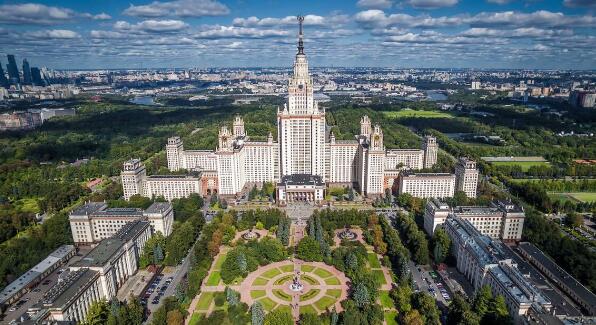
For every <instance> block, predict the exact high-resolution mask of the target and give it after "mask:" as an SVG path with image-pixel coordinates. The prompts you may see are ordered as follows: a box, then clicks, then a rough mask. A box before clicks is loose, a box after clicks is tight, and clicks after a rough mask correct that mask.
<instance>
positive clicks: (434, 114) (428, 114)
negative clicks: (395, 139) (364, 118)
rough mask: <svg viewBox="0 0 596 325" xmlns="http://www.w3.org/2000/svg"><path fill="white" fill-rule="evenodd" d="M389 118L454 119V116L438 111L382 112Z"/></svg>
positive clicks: (405, 110)
mask: <svg viewBox="0 0 596 325" xmlns="http://www.w3.org/2000/svg"><path fill="white" fill-rule="evenodd" d="M382 113H383V115H385V117H387V118H410V117H414V118H453V115H451V114H449V113H445V112H438V111H415V110H412V109H402V110H401V111H391V112H382Z"/></svg>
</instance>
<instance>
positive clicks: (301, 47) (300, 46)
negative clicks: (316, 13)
mask: <svg viewBox="0 0 596 325" xmlns="http://www.w3.org/2000/svg"><path fill="white" fill-rule="evenodd" d="M296 18H298V24H299V25H300V33H298V54H304V42H303V40H302V37H303V36H304V35H303V34H302V23H303V22H304V16H298V17H296Z"/></svg>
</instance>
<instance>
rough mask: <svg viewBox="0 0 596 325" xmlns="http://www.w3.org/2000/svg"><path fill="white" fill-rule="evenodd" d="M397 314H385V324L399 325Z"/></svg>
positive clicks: (392, 312) (390, 312)
mask: <svg viewBox="0 0 596 325" xmlns="http://www.w3.org/2000/svg"><path fill="white" fill-rule="evenodd" d="M396 318H397V312H396V311H388V312H385V322H386V323H387V325H397V320H396Z"/></svg>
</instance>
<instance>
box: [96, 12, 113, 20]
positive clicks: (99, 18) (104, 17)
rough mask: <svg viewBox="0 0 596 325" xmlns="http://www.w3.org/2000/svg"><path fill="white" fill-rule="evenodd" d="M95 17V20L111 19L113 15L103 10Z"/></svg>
mask: <svg viewBox="0 0 596 325" xmlns="http://www.w3.org/2000/svg"><path fill="white" fill-rule="evenodd" d="M93 19H95V20H109V19H112V16H110V15H108V14H106V13H105V12H102V13H101V14H97V15H95V16H93Z"/></svg>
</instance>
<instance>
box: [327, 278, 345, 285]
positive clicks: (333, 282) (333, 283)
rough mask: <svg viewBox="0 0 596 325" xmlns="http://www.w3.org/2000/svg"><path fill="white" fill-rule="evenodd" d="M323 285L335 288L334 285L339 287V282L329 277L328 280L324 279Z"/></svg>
mask: <svg viewBox="0 0 596 325" xmlns="http://www.w3.org/2000/svg"><path fill="white" fill-rule="evenodd" d="M325 284H328V285H330V286H336V285H340V284H341V282H340V281H339V279H338V278H336V277H330V278H327V279H325Z"/></svg>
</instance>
